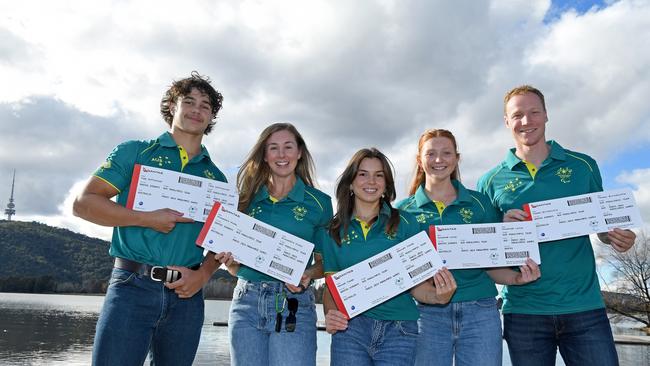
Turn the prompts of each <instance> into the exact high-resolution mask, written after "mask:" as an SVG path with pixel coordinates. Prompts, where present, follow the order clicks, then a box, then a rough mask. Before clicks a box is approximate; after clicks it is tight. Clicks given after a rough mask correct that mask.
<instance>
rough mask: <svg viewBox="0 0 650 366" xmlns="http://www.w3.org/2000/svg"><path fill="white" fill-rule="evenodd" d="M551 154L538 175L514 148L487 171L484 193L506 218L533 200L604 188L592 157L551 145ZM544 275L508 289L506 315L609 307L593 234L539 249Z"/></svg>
mask: <svg viewBox="0 0 650 366" xmlns="http://www.w3.org/2000/svg"><path fill="white" fill-rule="evenodd" d="M548 145H549V146H550V148H551V151H550V154H549V156H548V157H547V158H546V160H544V162H543V163H542V164H541V166H539V167H537V172H536V173H535V174H534V177H533V174H532V172H531V171H530V170H529V169H528V168H527V167H526V164H525V163H524V162H523V161H522V160H520V159H519V158H518V157H517V156H516V155H515V149H511V150H510V151H509V152H508V154H507V156H506V158H505V160H504V161H502V162H501V163H500V164H499V165H498V166H496V167H495V168H493V169H492V170H490V171H489V172H487V173H486V174H485V175H484V176H483V177H481V179H480V180H479V182H478V189H479V191H481V192H484V193H485V194H487V195H488V197H490V200H491V201H492V204H493V205H494V206H495V207H496V208H497V209H498V210H499V211H500V212H501V214H503V213H504V212H506V211H508V210H509V209H511V208H517V209H521V208H522V205H523V204H525V203H529V202H536V201H543V200H550V199H555V198H561V197H567V196H573V195H578V194H585V193H592V192H599V191H602V190H603V187H602V179H601V177H600V171H599V170H598V165H596V162H595V161H594V160H593V159H592V158H591V157H589V156H587V155H585V154H580V153H576V152H573V151H570V150H565V149H564V148H562V146H560V145H559V144H558V143H556V142H555V141H549V142H548ZM539 252H540V256H541V260H542V263H541V265H540V270H541V273H542V276H541V277H540V278H539V279H538V280H537V281H535V282H532V283H529V284H526V285H522V286H505V287H504V290H503V299H504V302H503V312H504V313H519V314H537V315H546V314H569V313H576V312H580V311H587V310H593V309H598V308H603V307H604V306H605V305H604V303H603V299H602V297H601V295H600V286H599V284H598V276H597V275H596V263H595V261H594V252H593V249H592V247H591V242H590V241H589V236H581V237H577V238H570V239H563V240H557V241H552V242H547V243H542V244H540V245H539Z"/></svg>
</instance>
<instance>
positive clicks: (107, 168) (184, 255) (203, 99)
mask: <svg viewBox="0 0 650 366" xmlns="http://www.w3.org/2000/svg"><path fill="white" fill-rule="evenodd" d="M222 100H223V97H222V96H221V94H220V93H219V92H218V91H216V90H215V89H214V88H213V87H212V86H211V85H210V80H209V79H208V78H206V77H202V76H201V75H199V74H198V73H197V72H192V75H191V76H190V77H188V78H185V79H182V80H178V81H175V82H174V83H173V84H172V85H171V87H170V88H169V89H168V90H167V91H166V93H165V95H164V96H163V98H162V100H161V103H160V112H161V114H162V116H163V118H164V120H165V121H166V122H167V124H169V127H170V129H169V131H168V132H165V133H163V134H162V135H160V136H159V137H158V138H157V139H155V140H150V141H127V142H124V143H122V144H120V145H118V146H117V147H116V148H115V149H114V150H113V151H112V152H111V153H110V155H109V156H108V158H107V159H106V162H104V163H103V164H102V166H101V167H100V168H99V169H97V170H96V171H95V173H94V174H93V176H92V177H91V178H90V179H89V181H88V183H86V186H85V187H84V189H83V191H82V192H81V194H80V195H79V196H78V197H77V198H76V200H75V202H74V206H73V210H74V214H75V215H76V216H79V217H81V218H83V219H86V220H88V221H91V222H93V223H96V224H99V225H105V226H113V227H114V229H113V239H112V241H111V247H110V250H109V253H110V255H111V256H113V257H115V266H114V268H113V272H112V274H111V278H110V281H109V286H108V290H107V292H106V298H105V300H104V305H103V307H102V311H101V314H100V316H99V320H98V321H97V329H96V334H95V343H94V346H93V365H142V364H143V362H144V361H145V358H146V356H147V353H148V352H149V351H151V356H152V359H153V361H154V362H155V364H156V365H191V364H192V362H193V360H194V356H195V354H196V349H197V347H198V344H199V338H200V335H201V328H202V326H203V310H204V303H203V293H202V292H201V288H202V286H203V284H204V283H206V282H207V281H208V280H209V279H210V277H211V276H212V273H214V271H215V270H216V269H217V267H218V265H219V262H217V261H215V260H214V258H213V256H212V255H210V256H209V257H208V256H206V259H205V261H202V260H203V250H202V249H201V248H200V247H198V246H196V245H195V240H196V238H197V236H198V234H199V232H200V230H201V227H202V223H200V222H194V221H193V220H192V219H189V218H185V217H183V214H182V213H180V212H178V211H175V210H171V209H160V210H156V211H152V212H141V211H134V210H130V209H127V208H126V207H125V206H126V202H127V198H128V195H129V190H130V184H131V176H132V174H133V167H134V165H135V164H141V165H143V166H153V167H158V168H163V169H169V170H174V171H179V172H183V173H187V174H192V175H195V176H200V177H204V178H210V179H215V180H219V181H222V182H225V181H226V178H225V176H224V175H223V173H222V172H221V171H220V170H219V169H218V168H217V167H216V166H215V165H214V164H213V163H212V160H211V159H210V155H209V154H208V151H207V150H206V149H205V147H204V146H203V145H201V141H202V139H203V136H204V135H207V134H208V133H209V132H210V130H211V129H212V127H213V126H214V124H215V119H216V116H217V113H218V112H219V110H220V109H221V103H222ZM114 196H117V200H116V202H113V201H112V200H111V198H112V197H114ZM155 266H161V267H164V268H165V270H164V272H165V274H166V273H167V271H171V272H170V273H171V274H173V275H174V276H176V277H177V276H178V273H180V275H181V276H180V278H179V279H178V280H176V281H173V282H171V281H170V282H162V281H156V280H154V279H152V278H151V272H152V268H153V267H155ZM157 271H160V269H157ZM154 272H155V271H154ZM154 277H156V276H155V275H154ZM161 277H162V278H164V279H169V278H175V277H172V276H169V277H167V276H164V275H163V276H161ZM163 281H165V280H163Z"/></svg>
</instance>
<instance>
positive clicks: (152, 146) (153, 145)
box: [140, 141, 158, 155]
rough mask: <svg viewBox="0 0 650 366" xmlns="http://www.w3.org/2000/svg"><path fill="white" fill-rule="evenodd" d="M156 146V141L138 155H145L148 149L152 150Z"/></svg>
mask: <svg viewBox="0 0 650 366" xmlns="http://www.w3.org/2000/svg"><path fill="white" fill-rule="evenodd" d="M156 145H158V141H156V142H154V143H153V144H151V146H149V147H148V148H146V149H144V150H142V151H141V152H140V155H142V154H144V153H145V152H146V151H147V150H149V149H153V148H154V147H155V146H156Z"/></svg>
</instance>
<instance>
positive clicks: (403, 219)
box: [323, 205, 420, 320]
mask: <svg viewBox="0 0 650 366" xmlns="http://www.w3.org/2000/svg"><path fill="white" fill-rule="evenodd" d="M389 217H390V208H389V207H388V205H384V206H383V207H382V208H381V210H380V212H379V217H378V218H377V221H375V222H374V223H373V224H372V226H371V227H370V230H369V231H368V234H367V236H366V237H365V238H364V236H363V230H362V228H361V224H360V223H359V221H357V220H356V219H353V220H352V221H351V222H350V224H349V227H348V233H347V234H345V233H343V232H342V231H341V237H342V240H341V245H338V244H336V242H335V241H334V239H332V237H330V236H329V235H326V237H325V238H324V240H323V268H324V271H325V274H333V273H336V272H338V271H342V270H344V269H346V268H348V267H350V266H353V265H355V264H357V263H359V262H361V261H364V260H366V259H368V258H370V257H372V256H373V255H375V254H378V253H381V252H383V251H384V250H386V249H389V248H391V247H393V246H394V245H396V244H399V243H400V242H402V241H404V240H406V239H408V238H410V237H411V236H413V235H416V234H417V233H419V232H420V225H418V223H417V221H415V217H413V216H412V215H411V214H409V213H408V212H403V211H400V222H399V225H398V227H397V232H396V233H395V234H393V235H389V234H388V233H386V222H387V221H388V219H389ZM341 230H343V229H342V228H341ZM363 315H365V316H367V317H370V318H373V319H379V320H417V319H418V317H419V315H420V314H419V312H418V309H417V307H416V305H415V301H414V300H413V297H412V296H411V293H410V292H409V291H408V290H407V291H405V292H403V293H401V294H399V295H397V296H395V297H393V298H392V299H390V300H388V301H386V302H383V303H381V304H379V305H377V306H375V307H374V308H372V309H370V310H367V311H365V312H364V313H363Z"/></svg>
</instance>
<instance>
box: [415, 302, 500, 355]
mask: <svg viewBox="0 0 650 366" xmlns="http://www.w3.org/2000/svg"><path fill="white" fill-rule="evenodd" d="M418 310H420V319H419V320H418V325H419V329H420V338H418V348H417V352H416V353H417V354H416V363H415V364H416V365H418V366H423V365H442V366H447V365H449V366H451V365H457V366H470V365H471V366H476V365H481V366H499V365H501V362H502V356H503V340H502V338H501V319H500V318H499V310H498V309H497V304H496V299H495V298H493V297H488V298H484V299H479V300H475V301H461V302H453V303H449V304H446V305H419V306H418Z"/></svg>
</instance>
